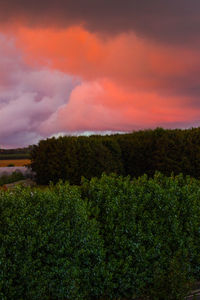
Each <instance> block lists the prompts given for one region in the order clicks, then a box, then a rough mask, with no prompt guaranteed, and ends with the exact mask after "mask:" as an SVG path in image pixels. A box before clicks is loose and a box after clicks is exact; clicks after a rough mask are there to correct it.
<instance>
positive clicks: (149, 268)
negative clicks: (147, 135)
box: [0, 173, 200, 300]
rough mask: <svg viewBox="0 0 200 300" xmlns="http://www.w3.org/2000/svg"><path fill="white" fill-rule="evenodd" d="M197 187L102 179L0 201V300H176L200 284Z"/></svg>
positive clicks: (3, 196) (184, 182)
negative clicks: (196, 284)
mask: <svg viewBox="0 0 200 300" xmlns="http://www.w3.org/2000/svg"><path fill="white" fill-rule="evenodd" d="M199 183H200V182H199V181H198V180H195V179H192V178H190V177H184V176H183V175H179V176H176V177H174V176H171V177H165V176H163V175H161V174H159V173H156V174H155V176H154V178H151V179H149V178H148V177H147V176H146V175H145V176H142V177H140V178H139V179H134V180H130V178H129V177H126V178H123V177H119V176H117V175H111V176H107V175H103V176H102V177H101V178H100V179H97V178H93V179H91V180H90V181H89V180H86V179H83V182H82V185H81V186H80V187H75V186H70V185H69V184H58V185H56V186H51V187H50V188H48V189H45V190H42V191H41V190H38V189H35V190H30V189H27V188H26V189H23V188H18V189H17V190H16V191H14V192H13V191H12V192H0V265H1V267H0V299H2V300H12V299H13V300H15V299H17V300H18V299H19V300H21V299H23V300H26V299H27V300H36V299H37V300H42V299H44V300H56V299H58V300H60V299H63V300H67V299H72V300H73V299H81V300H82V299H83V300H86V299H87V300H90V299H121V300H122V299H123V300H124V299H134V298H137V297H139V298H142V299H151V300H163V299H164V300H183V299H184V297H185V295H186V294H187V292H188V291H189V289H190V286H191V283H192V282H194V281H195V280H197V281H198V280H200V184H199Z"/></svg>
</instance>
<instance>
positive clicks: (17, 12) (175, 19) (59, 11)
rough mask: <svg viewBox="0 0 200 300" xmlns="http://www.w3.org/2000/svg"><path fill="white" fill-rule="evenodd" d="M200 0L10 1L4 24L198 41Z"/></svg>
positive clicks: (1, 7)
mask: <svg viewBox="0 0 200 300" xmlns="http://www.w3.org/2000/svg"><path fill="white" fill-rule="evenodd" d="M199 13H200V2H199V0H174V1H165V0H151V1H148V0H140V1H138V0H125V1H122V0H109V1H107V0H95V1H94V0H84V1H82V0H76V1H74V0H67V1H66V0H57V1H53V0H50V1H49V0H43V1H31V2H30V1H26V0H21V1H20V0H6V1H1V2H0V21H1V22H2V23H10V22H23V23H24V24H26V25H29V26H36V27H55V26H56V27H61V28H63V27H66V26H67V27H68V26H74V25H83V26H85V28H86V29H89V31H93V32H100V33H106V34H113V33H115V34H116V33H121V32H127V31H134V32H135V33H137V34H139V35H141V36H144V37H150V38H155V39H157V40H162V41H164V40H165V41H173V42H177V41H181V42H184V41H186V40H192V41H194V40H196V38H197V36H198V35H199V33H200V18H199Z"/></svg>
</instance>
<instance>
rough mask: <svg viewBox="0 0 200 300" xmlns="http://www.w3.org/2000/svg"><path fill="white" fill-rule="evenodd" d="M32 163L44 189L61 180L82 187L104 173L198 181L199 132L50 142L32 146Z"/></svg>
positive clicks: (147, 132) (140, 133) (149, 132)
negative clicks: (186, 177)
mask: <svg viewBox="0 0 200 300" xmlns="http://www.w3.org/2000/svg"><path fill="white" fill-rule="evenodd" d="M31 159H32V169H33V171H34V172H36V174H37V175H36V177H37V178H36V179H37V182H38V183H40V184H48V183H49V182H50V181H53V182H57V181H58V180H59V179H60V178H61V179H63V180H68V181H69V182H70V183H72V184H80V180H81V176H84V177H86V178H88V179H90V178H92V177H94V176H100V175H101V174H102V172H105V173H107V174H109V173H111V172H114V173H116V174H121V175H123V176H127V175H131V176H134V177H138V176H141V175H143V174H144V173H145V174H147V175H149V176H152V175H153V174H154V173H155V171H161V172H162V173H163V174H165V175H170V174H171V173H172V172H174V174H179V173H183V174H185V175H191V176H193V177H196V178H200V128H192V129H187V130H180V129H176V130H164V129H162V128H157V129H155V130H144V131H138V132H133V133H131V134H115V135H111V136H90V137H83V136H82V137H60V138H58V139H55V138H51V139H47V140H42V141H40V143H39V145H36V146H33V148H32V151H31Z"/></svg>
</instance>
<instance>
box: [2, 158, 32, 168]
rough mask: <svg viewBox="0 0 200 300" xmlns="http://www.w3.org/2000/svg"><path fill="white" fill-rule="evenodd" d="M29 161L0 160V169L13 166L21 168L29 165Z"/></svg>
mask: <svg viewBox="0 0 200 300" xmlns="http://www.w3.org/2000/svg"><path fill="white" fill-rule="evenodd" d="M30 162H31V161H30V159H6V160H0V167H8V166H9V165H13V166H14V167H23V166H24V165H28V164H30Z"/></svg>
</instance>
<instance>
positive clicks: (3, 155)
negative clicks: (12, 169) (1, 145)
mask: <svg viewBox="0 0 200 300" xmlns="http://www.w3.org/2000/svg"><path fill="white" fill-rule="evenodd" d="M29 158H30V154H29V153H0V160H6V159H7V160H10V159H29Z"/></svg>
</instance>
